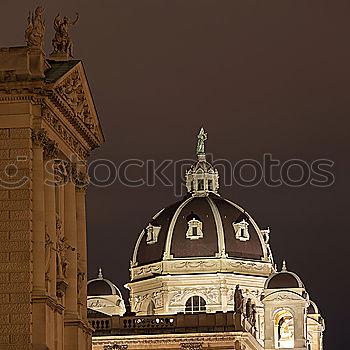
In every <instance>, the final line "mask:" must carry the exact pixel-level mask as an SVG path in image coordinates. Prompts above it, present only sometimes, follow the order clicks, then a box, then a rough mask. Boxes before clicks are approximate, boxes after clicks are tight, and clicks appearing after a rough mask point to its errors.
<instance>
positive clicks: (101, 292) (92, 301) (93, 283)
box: [87, 268, 125, 316]
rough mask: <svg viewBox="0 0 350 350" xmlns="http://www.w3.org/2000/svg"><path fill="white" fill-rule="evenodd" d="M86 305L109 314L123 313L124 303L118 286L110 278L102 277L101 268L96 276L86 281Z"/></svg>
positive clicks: (90, 308)
mask: <svg viewBox="0 0 350 350" xmlns="http://www.w3.org/2000/svg"><path fill="white" fill-rule="evenodd" d="M87 307H88V309H89V310H94V311H97V312H99V313H102V314H106V315H109V316H112V315H120V316H122V315H124V313H125V304H124V300H123V297H122V294H121V293H120V290H119V289H118V287H117V286H116V285H115V284H114V283H112V282H111V281H110V280H108V279H105V278H103V274H102V269H101V268H100V269H99V271H98V275H97V278H95V279H92V280H89V281H88V283H87Z"/></svg>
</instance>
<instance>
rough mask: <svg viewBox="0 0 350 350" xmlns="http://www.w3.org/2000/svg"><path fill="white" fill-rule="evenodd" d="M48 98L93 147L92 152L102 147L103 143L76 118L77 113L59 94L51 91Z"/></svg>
mask: <svg viewBox="0 0 350 350" xmlns="http://www.w3.org/2000/svg"><path fill="white" fill-rule="evenodd" d="M47 97H48V99H49V100H50V102H51V103H52V104H53V105H54V106H55V107H57V109H58V110H59V111H60V112H61V113H62V114H63V115H64V117H65V118H66V119H67V120H68V121H69V123H70V124H71V125H72V126H73V127H74V128H75V129H76V130H77V131H78V132H79V134H80V135H81V136H82V137H83V139H84V140H85V141H86V142H87V143H88V145H89V146H90V147H91V150H93V149H95V148H97V147H99V146H100V144H101V142H100V141H99V140H98V139H97V137H96V136H95V135H94V134H93V133H92V132H91V131H90V130H89V129H88V128H87V126H85V124H84V123H83V122H82V121H81V120H79V119H78V118H77V117H76V115H75V113H74V112H73V111H72V109H71V108H70V107H69V105H68V104H67V103H66V102H65V101H64V100H63V99H62V98H61V96H60V95H59V94H58V93H57V92H55V91H53V90H51V91H50V93H49V94H48V96H47Z"/></svg>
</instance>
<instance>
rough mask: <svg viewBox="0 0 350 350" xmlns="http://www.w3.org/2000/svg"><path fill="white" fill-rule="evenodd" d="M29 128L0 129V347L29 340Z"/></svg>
mask: <svg viewBox="0 0 350 350" xmlns="http://www.w3.org/2000/svg"><path fill="white" fill-rule="evenodd" d="M31 153H32V152H31V129H30V128H13V129H0V181H1V183H0V349H1V350H10V349H11V350H22V349H23V350H26V349H29V348H30V345H29V344H30V343H31V304H30V300H31V280H32V276H31V263H32V262H31V261H32V256H31V248H32V247H31V239H32V237H31V224H32V223H31V205H32V204H31V203H32V201H31V181H30V175H31Z"/></svg>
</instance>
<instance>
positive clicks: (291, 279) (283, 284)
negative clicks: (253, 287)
mask: <svg viewBox="0 0 350 350" xmlns="http://www.w3.org/2000/svg"><path fill="white" fill-rule="evenodd" d="M265 288H266V289H284V288H288V289H289V288H304V284H303V282H302V281H301V279H300V277H299V276H298V275H297V274H295V273H294V272H291V271H288V270H287V267H286V262H285V261H284V262H283V267H282V271H280V272H276V273H274V274H272V275H271V276H270V277H269V278H268V280H267V281H266V284H265Z"/></svg>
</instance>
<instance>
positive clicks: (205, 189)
mask: <svg viewBox="0 0 350 350" xmlns="http://www.w3.org/2000/svg"><path fill="white" fill-rule="evenodd" d="M207 138H208V135H207V133H206V132H205V131H204V128H201V129H200V131H199V134H198V136H197V139H198V141H197V150H196V153H197V157H198V161H197V163H196V164H195V165H193V166H192V167H191V168H190V169H189V170H187V171H186V187H187V190H188V192H189V193H191V194H192V195H193V196H207V195H209V193H216V194H217V193H218V189H219V174H218V171H217V170H216V169H214V167H213V166H212V165H211V164H210V163H209V162H208V161H207V160H206V154H205V141H206V140H207Z"/></svg>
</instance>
